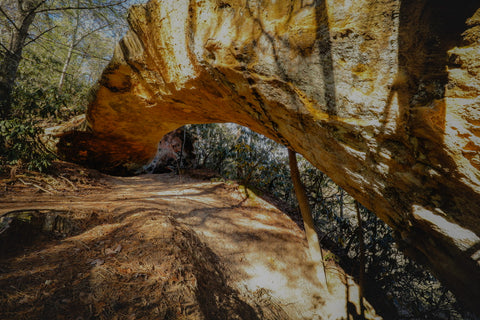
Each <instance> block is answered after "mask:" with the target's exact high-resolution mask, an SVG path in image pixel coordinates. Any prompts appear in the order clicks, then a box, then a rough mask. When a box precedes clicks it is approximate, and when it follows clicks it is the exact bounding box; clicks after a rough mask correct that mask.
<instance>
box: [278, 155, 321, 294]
mask: <svg viewBox="0 0 480 320" xmlns="http://www.w3.org/2000/svg"><path fill="white" fill-rule="evenodd" d="M288 159H289V165H290V175H291V176H292V181H293V186H294V188H295V194H296V196H297V200H298V205H299V207H300V212H301V214H302V218H303V224H304V226H305V234H306V236H307V242H308V248H309V251H310V257H311V258H312V260H313V262H314V263H315V269H316V272H317V277H318V279H319V280H320V283H321V284H322V285H324V286H325V287H326V288H328V283H327V277H326V273H325V267H324V265H323V255H322V248H321V246H320V241H319V240H318V235H317V232H316V231H315V225H314V222H313V218H312V211H311V209H310V205H309V204H308V198H307V193H306V192H305V187H304V186H303V184H302V181H301V179H300V172H299V171H298V163H297V155H296V153H295V151H292V150H290V149H288Z"/></svg>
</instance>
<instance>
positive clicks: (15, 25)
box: [0, 6, 20, 31]
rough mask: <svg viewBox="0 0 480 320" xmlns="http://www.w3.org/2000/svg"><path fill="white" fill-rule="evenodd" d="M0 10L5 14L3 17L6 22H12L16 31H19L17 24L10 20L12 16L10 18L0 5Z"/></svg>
mask: <svg viewBox="0 0 480 320" xmlns="http://www.w3.org/2000/svg"><path fill="white" fill-rule="evenodd" d="M0 12H1V13H2V14H3V15H4V16H5V18H7V20H8V22H10V24H12V25H13V26H14V27H15V29H17V31H20V29H19V28H18V27H17V24H16V23H15V22H14V21H13V20H12V18H10V17H9V16H8V14H7V13H6V12H5V11H3V8H2V6H0Z"/></svg>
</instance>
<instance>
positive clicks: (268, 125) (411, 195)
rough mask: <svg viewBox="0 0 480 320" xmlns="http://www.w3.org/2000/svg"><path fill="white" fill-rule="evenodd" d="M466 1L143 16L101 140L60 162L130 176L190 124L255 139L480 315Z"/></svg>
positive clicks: (73, 148) (103, 95) (476, 47)
mask: <svg viewBox="0 0 480 320" xmlns="http://www.w3.org/2000/svg"><path fill="white" fill-rule="evenodd" d="M460 2H461V3H456V2H455V3H454V2H451V1H446V0H441V1H434V0H420V1H409V0H401V1H398V0H384V1H373V0H360V1H336V0H326V1H321V0H294V1H289V2H286V1H274V0H243V1H229V0H223V1H219V0H208V1H201V0H179V1H160V0H152V1H150V2H148V3H147V4H145V5H139V6H135V7H133V8H132V9H131V11H130V14H129V23H130V31H129V32H128V33H127V35H126V36H125V37H124V38H123V39H122V40H121V41H120V42H119V44H118V45H117V47H116V49H115V54H114V57H113V59H112V61H111V62H110V64H109V65H108V66H107V68H106V69H105V71H104V72H103V75H102V77H101V79H100V80H99V82H98V84H97V86H96V87H95V88H94V90H93V96H92V102H91V103H90V106H89V109H88V113H87V121H88V125H89V131H88V132H73V133H69V134H66V135H65V136H64V137H63V139H62V140H61V142H60V144H59V149H60V151H61V152H62V150H63V152H64V153H65V154H67V155H68V156H69V157H70V158H72V159H76V160H77V161H78V160H79V159H80V161H83V162H84V163H88V164H90V165H92V166H95V167H97V168H101V169H104V170H107V171H117V172H118V171H129V170H133V169H135V168H137V167H139V166H141V165H143V164H145V163H147V162H148V161H149V160H150V159H151V157H153V155H154V153H155V150H156V146H157V143H158V141H159V140H160V139H161V137H162V136H163V135H164V134H166V133H167V132H169V131H171V130H174V129H176V128H178V127H180V126H181V125H184V124H187V123H208V122H235V123H238V124H241V125H243V126H247V127H250V128H251V129H253V130H255V131H257V132H259V133H262V134H264V135H265V136H267V137H270V138H272V139H274V140H276V141H278V142H280V143H283V144H285V145H287V146H289V147H291V148H292V149H294V150H295V151H297V152H299V153H301V154H303V155H304V156H305V157H306V158H307V159H308V160H309V161H310V162H311V163H312V164H314V165H315V166H316V167H318V168H319V169H320V170H322V171H323V172H325V173H326V174H328V175H329V176H330V177H331V178H332V179H333V180H334V181H335V182H336V183H337V184H339V185H340V186H341V187H342V188H344V189H345V190H346V191H347V192H349V193H350V194H351V195H353V196H354V197H355V198H356V199H357V200H358V201H359V202H361V203H362V204H363V205H364V206H366V207H368V208H369V209H371V210H372V211H374V212H375V213H376V214H377V215H378V216H379V217H380V218H382V219H383V220H384V221H385V222H387V223H388V224H389V225H390V226H391V227H393V228H394V229H395V231H396V234H397V235H398V240H399V242H400V243H401V244H402V246H404V248H405V250H406V251H407V252H409V253H411V254H412V255H414V256H415V257H416V258H417V259H419V260H421V261H423V262H424V263H426V264H428V265H429V266H430V267H431V269H432V270H433V271H434V272H435V273H436V275H437V276H438V277H439V278H440V279H442V280H443V281H444V282H445V283H446V284H448V285H449V287H450V288H451V289H452V290H453V291H454V292H455V293H456V295H457V296H458V297H459V298H460V299H461V300H462V301H464V302H465V303H467V304H469V305H470V308H472V309H475V310H477V312H480V311H479V305H478V301H480V286H478V284H479V283H480V238H479V236H478V235H480V155H479V151H480V97H479V96H480V95H479V93H480V65H479V64H478V61H479V60H480V9H479V5H478V2H477V1H476V0H463V1H460ZM446 22H448V23H446ZM465 22H466V24H465Z"/></svg>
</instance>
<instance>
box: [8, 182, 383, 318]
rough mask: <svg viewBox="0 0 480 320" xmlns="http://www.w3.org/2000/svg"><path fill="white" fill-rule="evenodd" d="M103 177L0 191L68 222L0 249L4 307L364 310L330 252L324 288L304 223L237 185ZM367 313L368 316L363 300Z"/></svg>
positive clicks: (137, 313)
mask: <svg viewBox="0 0 480 320" xmlns="http://www.w3.org/2000/svg"><path fill="white" fill-rule="evenodd" d="M104 179H105V180H104V182H103V185H101V186H97V187H95V188H90V189H88V188H87V189H83V190H82V192H79V191H78V190H77V191H73V190H72V191H68V192H67V191H64V192H62V194H48V193H45V192H35V193H32V192H31V191H30V192H6V193H4V194H3V195H1V197H0V215H2V214H5V213H8V212H11V211H13V210H20V211H22V210H23V211H25V210H37V211H36V212H37V213H38V214H47V213H48V212H62V214H63V215H67V216H68V215H70V216H71V217H70V221H74V223H73V224H74V227H71V228H70V229H71V230H72V232H70V233H68V234H64V235H63V237H60V238H55V239H51V238H48V239H46V238H42V239H40V240H37V242H36V243H35V244H34V245H33V246H29V247H27V248H24V249H23V251H22V252H21V254H20V253H17V254H15V255H13V256H7V257H4V258H3V259H0V310H1V309H2V308H3V310H5V311H4V314H2V311H0V318H2V319H3V318H5V319H13V318H21V317H20V316H19V315H21V316H22V317H24V318H25V319H33V318H39V319H43V318H45V317H47V316H48V317H49V318H51V319H55V318H57V319H157V318H159V319H347V318H351V319H354V317H353V315H355V314H356V313H358V312H359V309H358V296H357V294H358V288H357V286H356V285H355V283H354V282H353V281H352V280H351V278H350V277H347V276H345V275H344V274H343V271H342V270H341V269H340V268H339V267H338V266H335V265H334V263H333V262H330V263H329V265H328V268H327V270H328V280H329V284H330V290H327V289H326V288H322V287H321V286H320V284H319V283H318V281H317V279H315V278H314V274H315V273H314V270H313V267H312V265H311V263H310V262H309V258H308V256H307V246H306V241H305V239H304V234H303V232H302V230H300V229H299V227H298V226H297V225H296V224H295V223H294V222H293V221H292V220H291V219H290V218H289V217H288V216H287V215H285V214H284V213H283V212H281V211H280V210H278V209H277V208H275V207H274V206H273V205H271V204H269V203H267V202H266V201H264V200H262V199H260V198H258V197H256V196H254V195H253V194H252V196H250V197H249V198H247V197H245V193H243V192H242V191H240V190H239V188H238V186H237V185H235V184H226V183H223V182H211V181H205V180H198V179H194V178H191V177H187V176H174V175H170V174H162V175H143V176H137V177H128V178H117V177H116V178H114V177H105V178H104ZM42 210H43V211H42ZM70 224H72V223H70ZM0 258H1V257H0ZM67 271H68V272H67ZM67 273H68V274H67ZM160 283H162V285H161V286H160V285H159V284H160ZM182 290H183V291H182ZM187 291H188V292H187ZM347 296H348V299H347ZM167 300H168V301H169V302H168V301H167ZM170 302H171V303H170ZM40 303H42V304H43V305H46V306H43V307H39V306H38V304H40ZM79 304H80V305H81V307H79ZM50 305H52V306H50ZM49 306H50V307H49ZM155 306H156V307H155ZM158 306H163V309H162V308H160V307H158ZM367 306H368V303H367ZM79 310H80V311H79ZM348 312H350V313H351V314H353V315H350V317H349V315H348ZM367 314H368V315H369V316H368V318H374V317H375V316H374V315H373V314H374V311H373V310H371V308H370V307H369V310H368V311H367ZM32 315H36V316H35V317H33V316H32ZM73 315H75V317H73V318H72V316H73ZM52 316H53V317H52Z"/></svg>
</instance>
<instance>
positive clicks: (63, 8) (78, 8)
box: [37, 0, 127, 13]
mask: <svg viewBox="0 0 480 320" xmlns="http://www.w3.org/2000/svg"><path fill="white" fill-rule="evenodd" d="M125 2H127V0H123V1H119V2H115V3H110V4H105V5H99V6H91V7H80V6H77V7H75V6H68V7H58V8H48V9H42V10H38V11H37V13H42V12H50V11H65V10H93V9H105V8H111V7H116V6H118V5H121V4H123V3H125Z"/></svg>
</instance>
